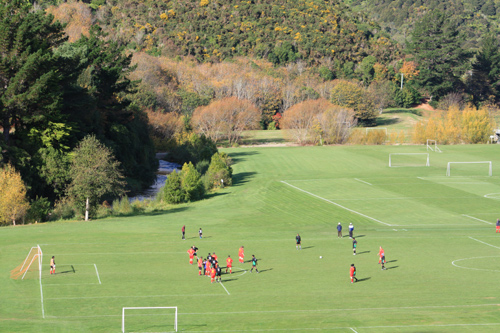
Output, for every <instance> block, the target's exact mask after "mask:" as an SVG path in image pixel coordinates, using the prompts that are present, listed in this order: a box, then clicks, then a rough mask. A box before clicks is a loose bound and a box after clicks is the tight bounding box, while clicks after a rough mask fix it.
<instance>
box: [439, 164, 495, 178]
mask: <svg viewBox="0 0 500 333" xmlns="http://www.w3.org/2000/svg"><path fill="white" fill-rule="evenodd" d="M452 167H453V169H452ZM452 171H453V176H466V177H471V176H486V175H488V176H492V175H493V167H492V163H491V161H480V162H448V166H447V168H446V176H451V172H452Z"/></svg>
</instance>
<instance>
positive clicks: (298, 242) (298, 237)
mask: <svg viewBox="0 0 500 333" xmlns="http://www.w3.org/2000/svg"><path fill="white" fill-rule="evenodd" d="M301 241H302V239H301V238H300V235H299V234H297V237H295V243H296V244H295V248H296V249H297V250H302V244H301Z"/></svg>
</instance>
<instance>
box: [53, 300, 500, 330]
mask: <svg viewBox="0 0 500 333" xmlns="http://www.w3.org/2000/svg"><path fill="white" fill-rule="evenodd" d="M193 296H196V295H193ZM145 297H148V296H145ZM476 307H497V308H500V304H498V303H494V304H475V305H471V304H466V305H427V306H402V307H383V308H358V309H354V308H350V309H315V310H269V311H234V312H227V311H223V312H186V313H179V315H189V316H192V315H198V316H203V315H207V316H213V315H240V314H266V313H270V314H272V313H314V312H347V311H348V312H355V311H388V310H391V311H406V310H425V309H449V308H450V309H451V308H476ZM98 317H121V315H119V314H118V315H91V316H51V318H98ZM449 325H450V326H452V325H457V326H461V325H462V324H449ZM463 325H483V324H463ZM484 325H486V324H484ZM489 325H500V323H491V324H489ZM411 326H412V325H410V326H409V327H411ZM422 326H430V327H431V326H434V325H422ZM435 326H440V325H435ZM445 326H446V325H445ZM375 327H391V326H366V327H361V326H357V328H358V329H359V328H375ZM394 327H405V326H394ZM344 328H348V327H344Z"/></svg>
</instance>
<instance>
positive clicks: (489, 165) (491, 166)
mask: <svg viewBox="0 0 500 333" xmlns="http://www.w3.org/2000/svg"><path fill="white" fill-rule="evenodd" d="M452 164H488V176H490V177H491V176H492V175H493V165H492V163H491V161H475V162H448V166H447V167H446V176H451V165H452Z"/></svg>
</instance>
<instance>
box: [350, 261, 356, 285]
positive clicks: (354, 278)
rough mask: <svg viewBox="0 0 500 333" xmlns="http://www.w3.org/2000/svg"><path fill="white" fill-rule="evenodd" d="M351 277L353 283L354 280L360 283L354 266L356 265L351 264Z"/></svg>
mask: <svg viewBox="0 0 500 333" xmlns="http://www.w3.org/2000/svg"><path fill="white" fill-rule="evenodd" d="M349 275H350V276H351V283H354V280H356V282H358V278H357V277H356V266H354V264H351V270H350V272H349Z"/></svg>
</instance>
